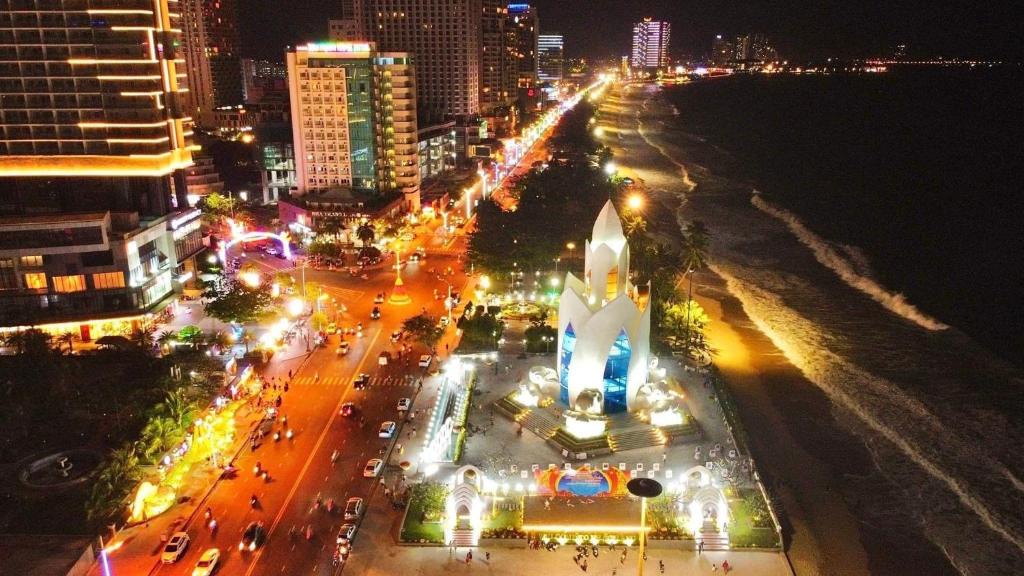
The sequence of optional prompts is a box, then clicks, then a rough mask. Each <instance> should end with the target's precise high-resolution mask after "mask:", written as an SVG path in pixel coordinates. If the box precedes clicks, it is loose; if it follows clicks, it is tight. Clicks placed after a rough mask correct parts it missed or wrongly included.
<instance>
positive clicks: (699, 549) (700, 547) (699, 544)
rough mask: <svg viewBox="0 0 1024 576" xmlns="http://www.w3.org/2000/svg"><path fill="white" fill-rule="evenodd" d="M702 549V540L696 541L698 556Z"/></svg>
mask: <svg viewBox="0 0 1024 576" xmlns="http://www.w3.org/2000/svg"><path fill="white" fill-rule="evenodd" d="M703 551H704V540H703V539H702V540H698V541H697V556H700V554H701V552H703Z"/></svg>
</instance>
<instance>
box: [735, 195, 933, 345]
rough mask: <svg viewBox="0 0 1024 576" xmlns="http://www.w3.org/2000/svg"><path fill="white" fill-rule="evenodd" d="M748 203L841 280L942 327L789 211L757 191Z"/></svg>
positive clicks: (891, 308)
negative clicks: (776, 222) (782, 227)
mask: <svg viewBox="0 0 1024 576" xmlns="http://www.w3.org/2000/svg"><path fill="white" fill-rule="evenodd" d="M750 203H751V204H753V205H754V207H756V208H757V209H758V210H760V211H762V212H764V213H765V214H768V215H769V216H772V217H773V218H776V219H777V220H780V221H781V222H783V223H784V224H785V225H786V226H787V227H788V228H789V230H790V232H792V233H793V235H795V236H796V237H797V239H798V240H800V242H801V243H802V244H804V245H805V246H807V247H808V248H810V249H811V252H813V253H814V258H815V259H816V260H817V261H818V262H820V263H821V264H822V265H823V266H825V267H826V268H828V269H830V270H832V271H833V272H835V273H836V275H838V276H839V277H840V278H841V279H842V280H843V281H844V282H846V283H847V284H849V285H850V286H851V287H852V288H855V289H857V290H859V291H861V292H863V293H864V294H867V295H868V296H869V297H871V299H872V300H874V301H875V302H878V303H879V304H881V305H882V306H884V307H885V308H886V309H888V310H889V311H891V312H893V313H895V314H898V315H899V316H901V317H903V318H906V319H907V320H910V321H911V322H913V323H915V324H917V325H918V326H921V327H922V328H926V329H928V330H945V329H946V328H949V326H947V325H946V324H943V323H942V322H940V321H938V320H936V319H935V318H932V317H931V316H928V315H927V314H925V313H923V312H921V311H920V310H918V309H917V308H916V307H915V306H914V305H913V304H911V303H909V302H907V299H906V297H905V296H903V294H899V293H894V292H890V291H889V290H886V288H885V287H884V286H882V285H881V284H879V283H878V282H876V281H875V280H873V279H871V278H869V277H867V276H865V275H864V274H862V273H859V272H858V271H857V267H858V266H857V264H856V263H854V262H851V261H850V260H848V259H847V258H844V257H843V256H842V255H841V254H839V252H837V251H836V250H835V249H834V248H833V247H832V245H831V244H829V242H828V241H827V240H825V239H824V238H822V237H821V236H818V235H817V234H815V233H814V232H812V231H811V230H810V229H809V228H807V226H805V225H804V223H803V222H802V221H801V220H800V219H799V218H798V217H797V216H796V215H795V214H793V213H792V212H790V211H788V210H785V209H783V208H779V207H778V206H774V205H772V204H771V203H770V202H768V201H767V200H765V199H764V198H762V197H761V195H760V194H759V193H757V191H756V190H755V191H754V195H753V196H751V198H750Z"/></svg>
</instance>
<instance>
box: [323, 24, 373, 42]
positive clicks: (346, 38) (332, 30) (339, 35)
mask: <svg viewBox="0 0 1024 576" xmlns="http://www.w3.org/2000/svg"><path fill="white" fill-rule="evenodd" d="M327 36H328V38H330V39H331V41H332V42H357V41H359V40H361V39H362V38H364V36H363V34H362V32H361V31H360V29H359V20H356V19H355V18H332V19H330V20H328V21H327Z"/></svg>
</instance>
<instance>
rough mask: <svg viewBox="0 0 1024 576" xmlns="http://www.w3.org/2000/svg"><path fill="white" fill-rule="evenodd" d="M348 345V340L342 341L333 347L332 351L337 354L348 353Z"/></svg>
mask: <svg viewBox="0 0 1024 576" xmlns="http://www.w3.org/2000/svg"><path fill="white" fill-rule="evenodd" d="M348 349H349V345H348V342H342V343H341V344H338V347H337V348H335V349H334V353H335V354H337V355H338V356H344V355H346V354H348Z"/></svg>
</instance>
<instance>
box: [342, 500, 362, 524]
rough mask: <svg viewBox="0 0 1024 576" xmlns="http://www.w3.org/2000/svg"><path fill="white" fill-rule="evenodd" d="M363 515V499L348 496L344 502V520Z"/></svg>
mask: <svg viewBox="0 0 1024 576" xmlns="http://www.w3.org/2000/svg"><path fill="white" fill-rule="evenodd" d="M362 515H363V499H362V498H359V497H352V498H349V499H348V501H347V502H345V520H356V519H358V518H359V517H360V516H362Z"/></svg>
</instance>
